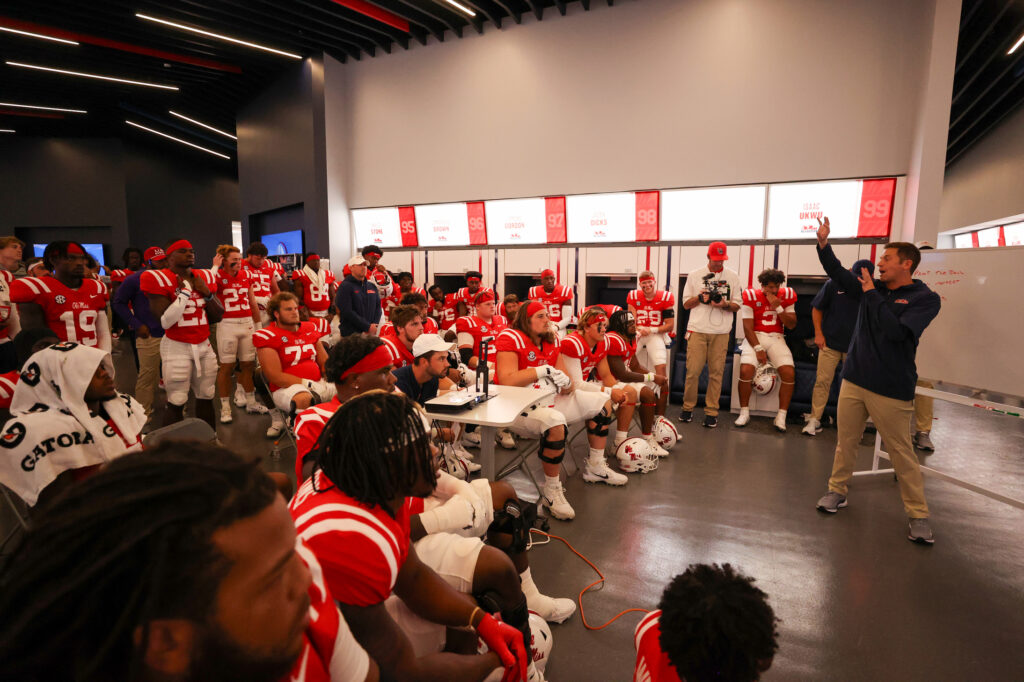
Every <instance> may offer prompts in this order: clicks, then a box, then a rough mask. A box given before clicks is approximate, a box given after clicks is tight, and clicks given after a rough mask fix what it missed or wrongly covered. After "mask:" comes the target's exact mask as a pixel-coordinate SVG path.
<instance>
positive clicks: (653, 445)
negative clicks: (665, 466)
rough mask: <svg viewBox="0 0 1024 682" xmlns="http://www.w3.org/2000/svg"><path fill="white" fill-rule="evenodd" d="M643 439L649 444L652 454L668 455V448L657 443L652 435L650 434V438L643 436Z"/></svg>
mask: <svg viewBox="0 0 1024 682" xmlns="http://www.w3.org/2000/svg"><path fill="white" fill-rule="evenodd" d="M644 440H646V441H647V444H648V445H650V446H651V450H653V451H654V454H656V455H657V456H658V457H668V450H666V449H665V448H663V447H661V445H659V444H658V440H657V439H656V438H655V437H654V436H651V437H650V438H645V439H644Z"/></svg>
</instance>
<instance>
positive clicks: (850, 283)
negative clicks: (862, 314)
mask: <svg viewBox="0 0 1024 682" xmlns="http://www.w3.org/2000/svg"><path fill="white" fill-rule="evenodd" d="M814 248H816V249H817V250H818V260H819V261H821V267H823V268H825V273H826V274H827V275H828V276H829V277H830V278H832V281H833V282H835V283H836V286H837V287H839V288H840V289H842V290H843V291H845V292H846V293H847V294H849V295H850V296H853V297H854V298H855V299H857V300H858V301H859V300H860V299H861V296H862V295H863V293H864V290H863V288H862V287H861V285H860V280H859V279H857V277H856V275H854V274H853V273H852V272H850V271H849V270H847V269H846V268H844V267H843V264H842V263H840V262H839V259H838V258H836V254H834V253H833V252H832V245H831V244H829V245H827V246H825V248H824V249H823V248H821V246H815V247H814Z"/></svg>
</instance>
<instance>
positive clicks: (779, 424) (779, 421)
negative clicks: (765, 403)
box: [775, 413, 786, 433]
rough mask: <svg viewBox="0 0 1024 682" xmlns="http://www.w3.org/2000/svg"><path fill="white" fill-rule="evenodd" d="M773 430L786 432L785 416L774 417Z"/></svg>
mask: <svg viewBox="0 0 1024 682" xmlns="http://www.w3.org/2000/svg"><path fill="white" fill-rule="evenodd" d="M775 428H776V429H778V430H779V431H781V432H782V433H785V432H786V415H784V414H782V413H779V414H777V415H775Z"/></svg>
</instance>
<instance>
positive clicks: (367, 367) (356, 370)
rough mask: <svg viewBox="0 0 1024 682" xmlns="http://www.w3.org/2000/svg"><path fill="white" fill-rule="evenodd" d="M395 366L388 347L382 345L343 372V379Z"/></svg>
mask: <svg viewBox="0 0 1024 682" xmlns="http://www.w3.org/2000/svg"><path fill="white" fill-rule="evenodd" d="M393 364H395V363H394V360H392V359H391V353H390V352H388V347H387V346H386V345H384V344H383V343H382V344H381V345H379V346H377V348H376V350H374V351H373V352H372V353H370V354H369V355H367V356H366V357H365V358H363V359H362V360H360V361H359V362H357V363H356V364H354V365H352V366H351V367H349V368H348V369H346V370H345V371H344V372H342V373H341V378H342V379H344V378H345V377H347V376H349V375H352V374H363V373H364V372H373V371H374V370H378V369H383V368H384V367H387V366H388V365H393Z"/></svg>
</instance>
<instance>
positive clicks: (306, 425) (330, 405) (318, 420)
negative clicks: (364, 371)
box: [295, 398, 341, 482]
mask: <svg viewBox="0 0 1024 682" xmlns="http://www.w3.org/2000/svg"><path fill="white" fill-rule="evenodd" d="M339 407H341V403H340V402H338V399H337V398H333V399H331V401H330V402H327V403H321V404H319V405H314V406H313V407H309V408H306V409H305V410H303V411H302V412H299V413H298V414H297V415H295V480H296V481H299V482H301V481H303V480H304V479H303V478H302V460H303V458H304V457H305V456H306V455H308V454H309V453H310V452H311V451H312V450H313V446H314V445H316V441H317V439H318V438H320V434H321V433H323V432H324V427H325V426H327V422H328V421H330V419H331V417H333V416H334V413H335V412H337V411H338V408H339Z"/></svg>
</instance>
